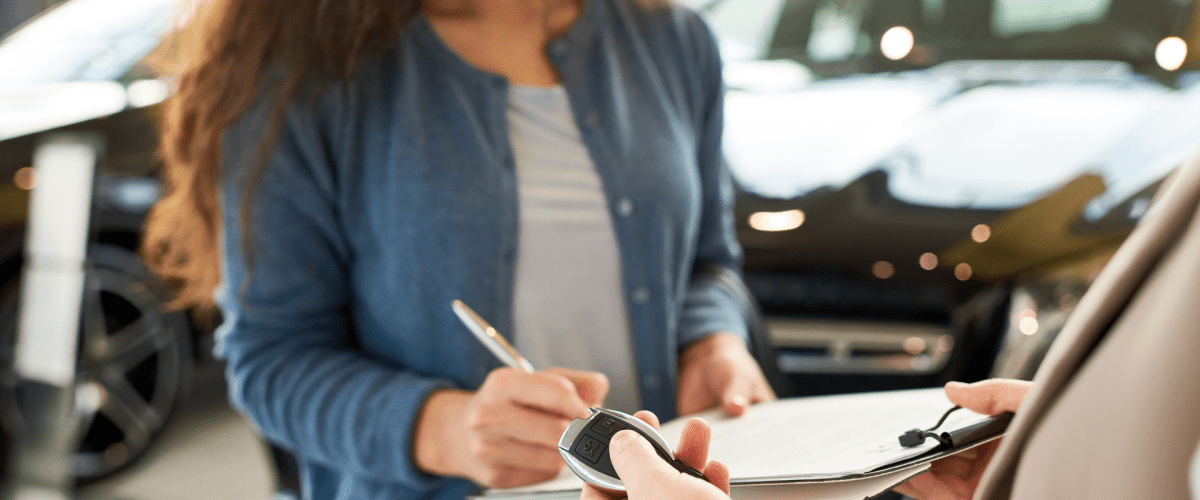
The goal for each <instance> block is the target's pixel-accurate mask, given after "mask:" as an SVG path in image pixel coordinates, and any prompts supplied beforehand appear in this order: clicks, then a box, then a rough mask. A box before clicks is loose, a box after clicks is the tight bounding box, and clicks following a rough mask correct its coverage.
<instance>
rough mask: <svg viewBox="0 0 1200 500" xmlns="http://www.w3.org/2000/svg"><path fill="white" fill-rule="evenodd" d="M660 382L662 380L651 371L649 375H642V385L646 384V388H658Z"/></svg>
mask: <svg viewBox="0 0 1200 500" xmlns="http://www.w3.org/2000/svg"><path fill="white" fill-rule="evenodd" d="M661 383H662V381H661V380H659V378H658V375H656V374H653V373H651V374H650V375H646V376H645V377H642V385H644V386H646V389H650V390H653V389H658V385H659V384H661Z"/></svg>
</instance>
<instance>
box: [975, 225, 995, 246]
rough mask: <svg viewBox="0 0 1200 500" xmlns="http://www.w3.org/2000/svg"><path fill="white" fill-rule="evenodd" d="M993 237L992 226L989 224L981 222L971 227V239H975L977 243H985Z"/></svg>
mask: <svg viewBox="0 0 1200 500" xmlns="http://www.w3.org/2000/svg"><path fill="white" fill-rule="evenodd" d="M991 237H992V228H991V227H989V226H988V225H987V224H980V225H978V226H975V227H974V228H973V229H971V239H973V240H975V243H983V242H985V241H987V240H988V238H991Z"/></svg>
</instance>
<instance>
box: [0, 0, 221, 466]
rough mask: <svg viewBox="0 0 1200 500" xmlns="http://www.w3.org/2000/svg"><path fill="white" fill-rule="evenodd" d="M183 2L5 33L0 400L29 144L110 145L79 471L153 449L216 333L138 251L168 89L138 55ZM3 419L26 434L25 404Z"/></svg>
mask: <svg viewBox="0 0 1200 500" xmlns="http://www.w3.org/2000/svg"><path fill="white" fill-rule="evenodd" d="M178 8H179V2H178V1H177V0H70V1H67V2H64V3H62V4H60V5H59V6H57V7H55V8H53V9H51V10H49V11H47V12H45V13H44V14H42V15H40V16H38V17H36V18H34V19H33V20H31V21H29V22H27V23H26V24H25V25H23V26H22V27H20V28H18V29H17V30H14V31H13V32H12V33H11V34H9V35H8V36H7V37H5V38H3V39H2V40H0V68H2V69H0V385H3V387H2V388H0V403H7V404H6V405H5V406H6V407H8V408H11V407H12V405H13V403H14V401H12V399H13V395H14V390H13V387H14V385H15V374H14V373H13V372H12V356H13V352H12V348H13V343H14V339H15V334H16V323H17V309H18V307H17V306H18V304H17V301H18V297H17V291H18V289H19V287H18V286H17V285H18V281H19V279H20V272H21V267H22V264H23V261H24V256H23V249H24V237H25V225H26V215H27V214H26V212H27V209H28V205H29V190H30V188H31V187H32V186H33V185H34V184H35V183H36V182H37V179H36V177H35V175H34V171H33V169H32V165H33V154H34V151H35V149H36V147H37V144H38V141H39V138H40V137H42V136H43V135H44V134H50V133H57V132H81V133H89V134H96V135H97V136H98V137H99V138H100V139H101V140H102V142H103V144H104V154H103V155H102V159H101V161H100V162H99V165H98V167H97V171H96V176H95V191H94V194H93V215H92V221H91V228H90V232H91V237H90V239H89V243H90V245H89V248H88V260H87V262H88V264H87V266H88V268H87V273H86V275H87V277H86V284H85V294H84V297H83V314H82V320H81V327H80V342H79V361H78V364H77V367H76V372H77V373H76V379H75V391H76V403H77V407H78V413H79V415H80V430H79V432H80V444H79V448H78V451H77V452H76V453H75V454H74V456H73V457H72V466H73V470H74V473H75V475H76V477H78V478H79V479H80V480H83V481H87V480H92V479H96V478H99V477H102V476H105V475H107V474H110V473H112V472H114V471H116V470H118V469H120V468H121V467H124V466H125V465H127V464H129V463H131V462H132V461H133V460H134V459H135V458H136V457H138V456H139V455H140V454H142V452H144V451H145V450H146V448H147V447H148V446H149V444H150V442H151V440H152V438H153V437H154V435H155V434H156V433H157V432H158V431H159V430H160V429H161V428H162V427H163V425H164V423H165V422H166V419H167V418H168V416H169V415H170V414H171V410H172V408H174V406H175V403H176V401H177V400H178V398H179V396H180V394H182V393H183V392H184V391H185V390H186V389H187V385H188V380H189V374H190V372H191V368H192V366H193V364H194V363H195V362H196V361H197V356H200V357H201V358H202V357H203V355H204V353H205V352H207V350H208V348H207V346H208V344H209V343H210V340H209V339H208V337H207V336H206V335H204V334H203V332H204V331H205V330H204V329H202V328H195V327H194V326H195V325H193V324H192V323H191V321H190V319H189V318H188V317H187V316H186V315H185V314H183V313H181V312H173V311H168V310H166V309H165V308H164V307H163V303H164V300H165V299H166V298H167V294H166V290H165V289H164V287H163V286H162V284H161V283H158V282H157V281H156V280H155V279H154V277H153V276H152V275H151V273H150V272H149V270H148V269H147V268H146V266H145V265H144V264H143V263H142V262H141V261H140V260H139V258H138V256H137V248H138V243H139V235H140V234H141V227H142V222H143V219H144V218H145V215H146V212H147V210H148V209H149V208H150V207H151V206H152V205H153V204H154V202H155V201H156V200H157V199H158V197H159V193H160V191H161V186H160V184H159V181H158V180H157V178H156V171H157V168H158V161H157V160H156V156H155V151H156V149H157V137H158V134H157V130H156V126H155V123H154V120H153V116H152V114H153V112H154V109H155V106H156V104H157V103H159V102H161V101H162V100H164V99H165V98H166V97H167V95H168V93H169V85H168V82H166V81H164V80H162V79H159V78H158V77H157V76H156V75H155V74H154V72H153V71H151V70H150V68H149V66H148V65H147V64H146V63H145V61H144V59H145V57H146V56H147V54H149V53H151V51H152V50H153V49H154V48H155V47H156V46H157V45H158V44H159V42H160V40H161V39H162V37H163V35H164V33H167V32H168V31H169V30H170V29H171V28H172V27H173V26H174V24H173V23H174V20H175V19H178V14H179V10H178ZM17 396H18V398H17V399H19V394H17ZM15 403H17V406H18V407H19V401H16V402H15ZM7 417H8V418H5V419H0V422H5V423H7V426H8V427H7V429H6V432H7V433H9V434H11V433H15V432H19V428H20V415H19V412H10V413H9V414H8V415H7Z"/></svg>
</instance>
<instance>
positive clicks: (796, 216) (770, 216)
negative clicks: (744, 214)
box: [750, 210, 804, 232]
mask: <svg viewBox="0 0 1200 500" xmlns="http://www.w3.org/2000/svg"><path fill="white" fill-rule="evenodd" d="M801 224H804V212H801V211H799V210H788V211H786V212H756V213H754V214H751V215H750V227H752V228H754V229H757V230H759V231H768V232H776V231H790V230H792V229H796V228H798V227H800V225H801Z"/></svg>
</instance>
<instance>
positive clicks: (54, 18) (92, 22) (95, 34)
mask: <svg viewBox="0 0 1200 500" xmlns="http://www.w3.org/2000/svg"><path fill="white" fill-rule="evenodd" d="M179 5H180V2H179V0H70V1H68V2H65V3H63V4H62V5H61V6H59V7H57V8H55V9H53V10H51V11H49V12H47V13H45V14H44V15H42V16H40V17H38V18H37V19H35V20H33V21H32V22H30V23H28V24H26V25H25V26H24V27H22V28H20V29H18V30H16V31H15V32H13V34H12V35H10V36H8V37H7V38H5V39H4V40H3V41H0V68H4V70H3V71H0V84H37V83H56V82H72V81H100V80H117V79H121V78H123V77H126V76H129V77H131V78H138V77H144V76H146V75H136V74H131V73H137V72H139V71H145V69H144V68H142V67H141V65H139V64H138V62H139V61H140V60H141V59H142V58H143V57H145V56H146V54H147V53H149V52H150V51H151V50H153V48H154V47H155V46H156V45H157V44H158V43H159V41H160V40H161V38H162V36H163V34H164V33H166V32H167V31H168V30H169V29H170V28H171V27H172V26H173V23H172V21H173V20H174V19H176V13H177V12H178V10H177V7H178V6H179Z"/></svg>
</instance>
